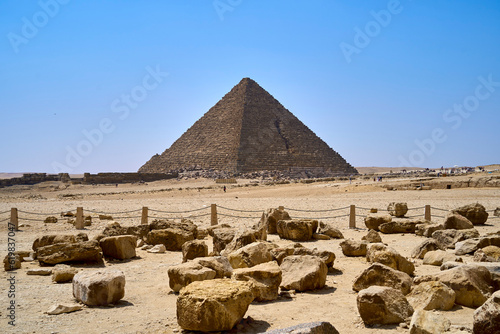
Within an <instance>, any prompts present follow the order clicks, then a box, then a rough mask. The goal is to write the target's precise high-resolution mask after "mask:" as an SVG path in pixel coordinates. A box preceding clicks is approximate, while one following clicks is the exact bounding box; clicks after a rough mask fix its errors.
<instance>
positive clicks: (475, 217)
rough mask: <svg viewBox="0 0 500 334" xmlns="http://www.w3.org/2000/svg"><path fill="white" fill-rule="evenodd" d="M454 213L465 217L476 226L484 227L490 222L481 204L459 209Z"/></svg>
mask: <svg viewBox="0 0 500 334" xmlns="http://www.w3.org/2000/svg"><path fill="white" fill-rule="evenodd" d="M452 212H453V213H458V214H459V215H462V216H464V217H465V218H467V219H468V220H470V221H471V222H472V224H474V225H482V224H484V223H486V221H487V220H488V212H486V208H485V207H484V206H483V205H481V204H479V203H474V204H468V205H464V206H461V207H459V208H458V209H455V210H452Z"/></svg>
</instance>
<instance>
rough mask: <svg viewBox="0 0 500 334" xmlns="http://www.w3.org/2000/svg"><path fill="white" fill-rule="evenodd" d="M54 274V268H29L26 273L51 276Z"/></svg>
mask: <svg viewBox="0 0 500 334" xmlns="http://www.w3.org/2000/svg"><path fill="white" fill-rule="evenodd" d="M50 274H52V269H28V271H27V272H26V275H36V276H49V275H50Z"/></svg>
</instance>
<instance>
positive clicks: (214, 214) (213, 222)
mask: <svg viewBox="0 0 500 334" xmlns="http://www.w3.org/2000/svg"><path fill="white" fill-rule="evenodd" d="M211 209H212V215H211V217H210V225H217V204H212V205H211Z"/></svg>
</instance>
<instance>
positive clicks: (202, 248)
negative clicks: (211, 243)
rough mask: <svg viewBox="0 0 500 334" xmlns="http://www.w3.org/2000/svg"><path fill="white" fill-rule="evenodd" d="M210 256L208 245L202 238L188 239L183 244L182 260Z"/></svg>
mask: <svg viewBox="0 0 500 334" xmlns="http://www.w3.org/2000/svg"><path fill="white" fill-rule="evenodd" d="M205 256H208V246H207V244H206V243H205V242H204V241H202V240H192V241H187V242H185V243H184V244H183V245H182V262H187V261H188V260H193V259H196V258H197V257H205Z"/></svg>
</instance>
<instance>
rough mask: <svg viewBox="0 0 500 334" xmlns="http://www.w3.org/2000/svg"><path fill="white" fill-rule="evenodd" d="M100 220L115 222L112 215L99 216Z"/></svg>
mask: <svg viewBox="0 0 500 334" xmlns="http://www.w3.org/2000/svg"><path fill="white" fill-rule="evenodd" d="M99 220H113V217H112V216H110V215H99Z"/></svg>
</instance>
